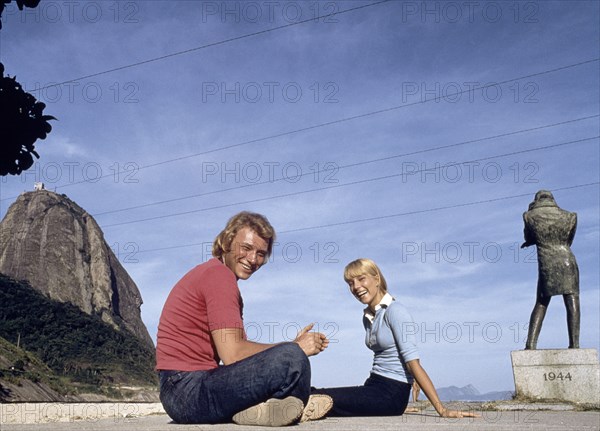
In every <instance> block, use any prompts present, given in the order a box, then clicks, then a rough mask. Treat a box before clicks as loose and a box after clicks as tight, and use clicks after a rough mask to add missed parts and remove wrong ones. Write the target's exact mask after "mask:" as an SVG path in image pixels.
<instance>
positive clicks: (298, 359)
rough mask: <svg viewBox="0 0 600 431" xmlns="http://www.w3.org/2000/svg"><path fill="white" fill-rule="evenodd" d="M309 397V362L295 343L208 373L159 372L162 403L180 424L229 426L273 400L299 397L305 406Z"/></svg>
mask: <svg viewBox="0 0 600 431" xmlns="http://www.w3.org/2000/svg"><path fill="white" fill-rule="evenodd" d="M309 395H310V362H309V361H308V357H307V356H306V354H305V353H304V352H303V351H302V349H301V348H300V346H298V344H296V343H283V344H278V345H276V346H274V347H272V348H270V349H267V350H265V351H263V352H260V353H257V354H256V355H253V356H250V357H249V358H246V359H244V360H242V361H239V362H236V363H234V364H231V365H226V366H220V367H218V368H215V369H212V370H208V371H161V372H160V400H161V402H162V404H163V407H164V408H165V411H166V412H167V414H168V415H169V416H170V417H171V419H173V420H174V421H175V422H178V423H188V424H189V423H196V424H213V423H223V422H230V421H231V418H232V416H233V415H234V414H236V413H238V412H240V411H242V410H245V409H247V408H248V407H251V406H253V405H256V404H259V403H261V402H263V401H266V400H268V399H269V398H278V399H283V398H286V397H289V396H294V397H296V398H299V399H300V400H302V402H303V403H304V404H305V405H306V403H307V401H308V396H309Z"/></svg>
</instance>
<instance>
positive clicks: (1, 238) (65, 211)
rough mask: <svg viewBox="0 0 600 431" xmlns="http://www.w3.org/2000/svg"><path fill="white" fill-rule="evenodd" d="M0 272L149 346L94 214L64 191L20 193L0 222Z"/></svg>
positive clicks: (129, 283) (137, 299) (138, 300)
mask: <svg viewBox="0 0 600 431" xmlns="http://www.w3.org/2000/svg"><path fill="white" fill-rule="evenodd" d="M0 273H2V274H5V275H7V276H10V277H12V278H14V279H18V280H27V281H28V282H29V284H30V285H31V286H32V287H33V288H34V289H36V290H38V291H39V292H41V293H43V294H44V295H45V296H47V297H48V298H51V299H53V300H56V301H60V302H65V303H71V304H73V305H75V306H76V307H78V308H79V309H81V310H82V311H84V312H85V313H87V314H89V315H94V316H99V317H100V318H101V319H102V320H103V321H104V322H106V323H108V324H109V325H111V326H112V327H114V328H115V329H118V330H123V329H125V330H127V331H129V332H131V333H133V334H134V335H135V336H136V337H138V338H139V339H140V340H142V341H143V343H144V344H145V345H146V346H148V347H149V348H153V347H154V344H153V342H152V339H151V338H150V335H149V334H148V330H147V329H146V326H145V325H144V323H143V322H142V319H141V312H140V307H141V305H142V297H141V295H140V292H139V290H138V288H137V286H136V285H135V283H134V281H133V280H132V279H131V277H130V276H129V275H128V274H127V272H126V271H125V269H124V268H123V266H122V265H121V264H120V263H119V261H118V259H117V258H116V256H115V255H114V253H113V252H112V250H111V249H110V247H109V245H108V244H107V243H106V241H105V239H104V235H103V233H102V230H101V229H100V227H99V226H98V223H96V221H95V220H94V218H93V217H92V216H91V215H90V214H88V213H87V212H86V211H85V210H84V209H82V208H81V207H80V206H79V205H77V204H76V203H75V202H73V201H72V200H70V199H69V198H67V197H66V196H65V195H61V194H57V193H53V192H51V191H48V190H36V191H33V192H28V193H23V194H21V195H20V196H19V197H18V198H17V200H16V201H15V202H14V203H13V204H12V205H11V206H10V208H9V209H8V212H7V213H6V216H5V217H4V219H3V220H2V222H1V223H0Z"/></svg>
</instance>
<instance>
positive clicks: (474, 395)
mask: <svg viewBox="0 0 600 431" xmlns="http://www.w3.org/2000/svg"><path fill="white" fill-rule="evenodd" d="M437 393H438V396H439V397H440V400H442V401H499V400H511V399H512V397H513V392H511V391H495V392H487V393H485V394H482V393H480V392H479V391H478V390H477V388H475V386H473V385H467V386H463V387H462V388H459V387H457V386H448V387H446V388H439V389H437ZM423 397H424V395H423V393H422V392H421V396H420V398H419V399H422V398H423Z"/></svg>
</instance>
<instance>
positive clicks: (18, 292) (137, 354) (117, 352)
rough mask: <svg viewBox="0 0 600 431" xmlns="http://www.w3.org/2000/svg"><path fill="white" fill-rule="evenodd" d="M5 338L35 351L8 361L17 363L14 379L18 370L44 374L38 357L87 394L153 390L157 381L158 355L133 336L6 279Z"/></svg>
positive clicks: (0, 310)
mask: <svg viewBox="0 0 600 431" xmlns="http://www.w3.org/2000/svg"><path fill="white" fill-rule="evenodd" d="M0 337H2V338H5V339H6V340H8V341H9V342H10V343H12V344H17V343H19V345H20V347H21V349H23V350H22V351H26V352H31V354H27V353H15V357H13V358H10V359H8V360H9V362H10V361H12V360H14V363H13V364H12V365H11V367H9V368H12V371H11V372H12V374H14V373H18V372H19V371H21V370H18V369H17V368H18V367H22V369H23V372H25V371H27V370H34V369H35V371H31V372H34V373H37V374H38V375H41V374H44V373H43V367H44V365H43V364H38V363H36V362H35V361H38V359H37V358H39V360H41V361H43V363H44V364H45V365H46V366H47V367H49V369H50V370H52V372H53V373H52V374H54V375H55V376H58V377H61V378H62V377H64V378H66V379H67V380H68V381H69V382H71V383H75V384H76V385H78V386H79V388H80V389H81V390H85V391H90V389H92V388H93V389H94V390H95V391H96V392H104V393H106V392H107V391H108V389H107V388H110V387H111V386H115V385H134V386H154V385H156V382H157V378H156V373H155V372H154V364H155V359H154V351H153V350H152V349H150V348H149V347H148V346H147V345H145V344H144V343H143V342H142V341H140V339H138V338H137V337H135V336H134V335H133V334H131V333H129V332H128V331H126V330H116V329H115V328H114V327H113V326H111V325H109V324H107V323H105V322H103V321H102V319H101V318H100V317H99V316H93V315H92V316H90V315H88V314H86V313H84V312H83V311H81V310H80V309H79V308H77V307H76V306H74V305H71V304H68V303H62V302H58V301H54V300H51V299H48V298H47V297H45V296H44V295H42V294H41V293H39V292H37V291H36V290H34V289H33V288H32V287H31V286H29V285H28V284H27V283H26V282H19V281H16V280H13V279H11V278H9V277H6V276H4V275H2V274H0ZM4 350H5V351H6V349H4ZM19 351H21V350H19ZM15 352H16V351H15ZM17 356H19V357H17ZM5 360H6V358H5ZM34 363H35V365H36V366H35V367H33V366H32V365H33V364H34ZM0 369H2V370H1V371H0V372H2V373H3V374H5V375H6V374H7V372H8V371H9V370H8V369H7V367H6V364H4V366H2V364H0ZM0 377H2V376H0ZM30 377H33V379H35V378H36V377H35V376H30ZM30 380H31V379H30ZM69 386H70V385H69Z"/></svg>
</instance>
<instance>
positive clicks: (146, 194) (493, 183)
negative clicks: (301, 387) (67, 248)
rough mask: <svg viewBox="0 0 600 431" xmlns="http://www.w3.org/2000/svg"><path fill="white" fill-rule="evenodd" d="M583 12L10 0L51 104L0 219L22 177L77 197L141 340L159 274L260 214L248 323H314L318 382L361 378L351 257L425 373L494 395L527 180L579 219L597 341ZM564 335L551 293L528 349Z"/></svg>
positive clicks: (481, 5) (522, 318) (592, 126)
mask: <svg viewBox="0 0 600 431" xmlns="http://www.w3.org/2000/svg"><path fill="white" fill-rule="evenodd" d="M360 6H365V7H362V8H360ZM599 8H600V6H599V4H598V3H597V2H593V1H580V2H578V1H545V2H534V1H531V2H528V1H491V2H485V1H484V2H426V3H422V2H411V1H406V2H401V1H390V2H384V3H381V4H375V3H374V2H364V1H347V2H345V1H340V2H316V1H302V2H300V1H297V2H260V1H259V2H233V1H231V2H220V1H219V2H200V1H168V2H167V1H121V2H114V1H95V2H94V1H92V2H87V1H76V2H60V1H57V2H54V1H46V0H43V1H42V3H41V5H40V7H39V8H37V9H35V10H27V11H25V12H19V11H18V10H17V9H16V6H15V5H12V4H11V5H9V7H8V8H7V9H6V10H5V13H4V16H3V29H2V31H1V33H0V59H1V61H2V62H3V63H4V65H5V68H6V72H7V73H8V74H10V75H11V76H13V75H16V76H17V78H18V80H19V81H20V82H21V83H23V84H24V85H25V87H26V88H27V89H28V90H29V91H36V92H35V93H34V94H36V95H37V97H38V99H40V100H41V101H44V102H45V103H46V104H47V108H46V111H45V113H47V114H50V115H54V116H56V117H57V118H58V121H55V122H53V127H54V130H53V131H52V133H51V134H50V135H49V137H48V138H47V139H46V140H45V141H38V143H37V145H36V149H37V151H38V152H39V154H40V155H41V158H40V159H39V160H38V162H37V163H36V165H34V167H33V168H32V169H30V170H29V171H27V172H26V173H24V174H23V175H21V177H5V178H2V179H0V187H1V188H0V192H1V195H0V199H1V201H0V216H4V214H5V213H6V210H7V208H8V206H9V205H10V204H11V203H12V202H13V201H14V200H15V198H16V197H17V196H18V195H19V193H21V192H23V191H27V190H32V189H33V183H34V182H35V181H43V182H44V183H45V185H46V187H47V188H48V189H50V190H56V191H57V192H59V193H65V194H66V195H68V196H69V197H70V198H71V199H73V200H74V201H76V202H77V203H78V204H80V205H81V206H82V207H83V208H84V209H86V210H87V211H88V212H89V213H91V214H92V215H94V216H95V218H96V220H97V221H98V222H99V224H100V226H101V227H102V228H103V230H104V233H105V236H106V239H107V241H108V243H109V244H111V245H112V246H113V249H114V250H115V252H117V253H118V255H119V258H120V260H121V262H122V263H123V265H124V266H125V268H126V269H127V271H128V272H129V273H130V274H131V276H132V277H133V279H134V280H135V281H136V283H137V285H138V287H139V289H140V291H141V293H142V296H143V299H144V305H143V307H142V315H143V319H144V322H145V323H146V325H147V326H148V329H149V331H150V333H151V335H152V336H153V337H155V335H156V327H157V324H158V319H159V316H160V311H161V309H162V305H163V303H164V300H165V298H166V296H167V294H168V292H169V290H170V288H171V287H172V285H173V284H174V283H175V282H176V281H177V280H178V279H179V278H180V277H181V276H182V275H183V274H184V273H185V272H186V271H188V270H189V269H190V268H191V267H193V266H194V265H195V264H197V263H200V262H203V261H205V260H207V258H208V257H209V250H210V246H209V244H210V243H211V242H212V240H213V238H214V236H215V235H216V234H217V233H218V232H219V231H220V229H222V227H223V226H224V224H225V222H226V220H227V219H228V218H229V217H230V216H231V215H233V214H234V213H236V212H238V211H240V210H244V209H245V210H251V211H256V212H260V213H263V214H265V215H267V217H268V218H269V219H270V221H271V222H272V224H273V225H274V226H275V228H276V230H277V231H278V232H279V235H278V240H277V242H278V244H277V245H276V247H275V252H274V255H273V257H272V259H271V262H269V264H268V265H267V266H265V267H264V268H262V269H261V270H260V271H259V272H258V273H257V274H255V275H254V276H253V277H252V278H251V279H250V280H249V281H246V282H241V283H240V288H241V291H242V295H243V297H244V302H245V309H244V318H245V321H246V324H247V331H248V336H249V337H250V338H251V339H254V340H256V341H261V342H277V341H284V340H289V339H291V338H293V336H294V333H295V331H296V330H297V329H298V328H299V327H301V326H304V325H305V324H307V323H309V322H316V324H317V326H318V327H319V328H320V329H321V330H323V331H324V332H325V333H327V334H328V335H330V338H331V339H332V341H333V342H332V344H331V346H330V348H329V349H328V350H327V351H326V352H325V353H323V354H322V355H319V356H317V357H315V358H313V360H312V364H313V384H314V385H316V386H326V385H327V386H329V385H347V384H360V383H362V382H363V381H364V379H365V378H366V377H367V376H368V372H369V369H370V365H371V359H372V357H371V356H372V355H371V352H370V351H369V350H368V349H367V348H366V347H365V346H364V341H363V339H364V335H363V329H362V323H361V315H362V306H361V304H359V303H358V302H357V301H356V300H355V299H354V298H353V297H352V296H351V295H350V294H349V293H348V289H347V287H346V286H345V284H344V282H343V279H342V273H343V268H344V266H345V265H346V263H348V262H349V261H351V260H354V259H356V258H358V257H370V258H372V259H374V260H375V261H376V262H377V263H378V264H379V265H380V266H381V268H382V270H383V272H384V275H385V276H386V278H387V279H388V284H389V287H390V291H391V292H392V293H393V294H394V296H395V297H396V298H397V300H399V301H401V302H402V303H404V304H405V305H406V306H408V307H409V309H410V310H411V313H412V315H413V317H414V319H415V322H416V323H417V327H418V329H419V332H418V334H417V338H418V339H419V341H420V351H421V360H422V363H423V365H424V367H425V368H426V370H427V371H428V372H429V374H430V375H431V377H432V379H433V381H434V383H435V384H436V385H437V386H439V387H442V386H449V385H457V386H464V385H466V384H469V383H471V384H473V385H475V386H476V387H477V388H478V389H480V390H481V391H482V392H485V391H491V390H512V389H513V388H514V385H513V380H512V370H511V365H510V351H511V350H517V349H522V348H523V347H524V339H525V337H526V325H527V322H528V320H529V315H530V312H531V309H532V307H533V303H534V296H535V286H536V282H537V266H536V262H535V250H534V249H526V250H520V249H519V248H518V246H519V245H520V244H521V242H522V235H523V225H522V213H523V211H525V210H526V209H527V206H528V204H529V202H531V200H532V198H533V195H534V194H535V192H536V191H537V190H539V189H550V190H554V195H555V198H556V200H557V202H558V204H559V205H560V206H561V207H562V208H564V209H567V210H570V211H575V212H577V213H578V217H579V219H578V221H579V224H578V232H577V235H576V237H575V241H574V245H573V251H574V253H575V255H576V257H577V260H578V263H579V267H580V272H581V304H582V321H581V345H582V347H587V348H596V349H598V348H599V340H600V334H599V327H600V321H599V311H598V310H599V309H600V294H599V290H598V286H599V274H598V268H599V262H600V253H599V242H600V234H599V219H600V217H599V206H600V199H599V198H600V192H599V186H598V183H599V180H600V178H599V176H600V173H599V157H600V155H599V153H600V151H599V141H598V135H599V133H598V132H599V120H598V118H599V117H598V115H599V114H600V112H599V108H600V106H599V100H600V94H599V87H600V86H599V78H598V76H599V75H600V74H599V70H598V69H599V62H598V57H600V56H599V55H598V54H599V46H598V40H599V26H598V22H599V19H600V17H599ZM349 9H354V10H350V11H348V12H345V13H341V14H339V15H335V16H329V17H326V18H317V19H311V18H315V16H318V15H326V14H328V13H331V12H334V11H336V12H340V11H344V10H349ZM301 21H306V22H301ZM172 54H176V55H172ZM148 60H152V61H148ZM125 66H127V67H125ZM115 69H116V70H115ZM90 75H93V76H90ZM85 76H89V77H88V78H82V77H85ZM57 84H58V85H57ZM567 344H568V339H567V330H566V323H565V310H564V306H563V304H562V299H561V298H555V299H553V301H552V303H551V305H550V308H549V311H548V314H547V317H546V320H545V322H544V325H543V328H542V333H541V335H540V339H539V347H540V348H563V347H566V346H567ZM491 370H493V372H490V371H491Z"/></svg>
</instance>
